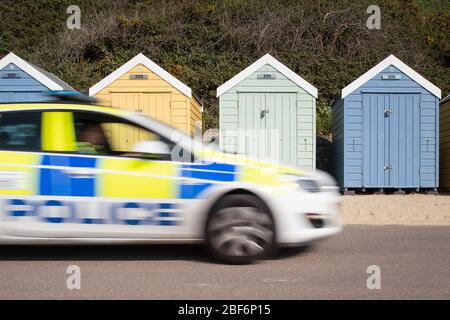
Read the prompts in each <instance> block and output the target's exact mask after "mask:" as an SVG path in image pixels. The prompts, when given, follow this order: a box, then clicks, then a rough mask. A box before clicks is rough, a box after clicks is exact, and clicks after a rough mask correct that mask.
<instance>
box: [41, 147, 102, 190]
mask: <svg viewBox="0 0 450 320" xmlns="http://www.w3.org/2000/svg"><path fill="white" fill-rule="evenodd" d="M41 165H42V166H44V167H43V168H41V170H40V178H39V194H40V195H45V196H78V197H94V196H95V195H96V194H95V178H94V177H76V178H75V177H72V176H71V175H70V173H67V172H66V171H65V169H67V168H95V167H96V165H97V159H96V158H94V157H92V158H90V157H78V156H59V155H44V156H43V157H42V161H41ZM45 166H52V167H62V168H61V169H59V168H58V169H57V168H46V167H45Z"/></svg>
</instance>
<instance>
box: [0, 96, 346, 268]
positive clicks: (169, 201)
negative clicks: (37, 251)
mask: <svg viewBox="0 0 450 320" xmlns="http://www.w3.org/2000/svg"><path fill="white" fill-rule="evenodd" d="M124 137H126V139H125V138H124ZM338 202H339V195H338V192H337V188H336V187H335V184H334V181H333V179H332V178H330V177H329V176H328V175H326V174H325V173H322V172H319V171H317V172H314V173H313V172H307V171H304V170H302V169H298V168H293V167H284V166H279V165H277V164H271V163H268V162H261V161H257V160H252V159H248V158H245V157H241V156H237V155H227V154H223V153H220V152H218V151H215V150H211V149H205V148H204V147H203V146H202V144H201V143H199V142H196V141H194V140H191V139H190V138H188V137H187V136H185V135H184V134H181V133H179V132H177V131H176V130H175V129H173V128H171V127H168V126H167V125H165V124H162V123H160V122H158V121H156V120H154V119H151V118H148V117H146V116H144V115H142V114H139V113H133V112H129V111H125V110H120V109H113V108H105V107H99V106H94V105H90V104H79V103H78V104H77V103H69V102H67V101H66V102H64V103H62V102H51V103H30V104H27V103H23V104H1V105H0V243H1V244H79V243H96V244H98V243H192V242H204V243H206V244H207V246H208V247H209V248H210V249H211V251H212V252H213V253H214V254H215V255H216V256H217V257H218V258H220V259H221V260H222V261H224V262H227V263H249V262H251V261H253V260H255V259H258V258H261V257H265V256H267V255H268V254H270V253H271V252H272V251H273V249H274V248H275V247H276V246H284V245H298V244H305V243H309V242H311V241H314V240H318V239H321V238H324V237H328V236H331V235H334V234H336V233H337V232H339V231H340V230H341V225H340V222H339V216H338Z"/></svg>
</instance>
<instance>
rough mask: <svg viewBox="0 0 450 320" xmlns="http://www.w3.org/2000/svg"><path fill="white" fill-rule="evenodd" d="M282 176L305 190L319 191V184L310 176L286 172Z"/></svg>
mask: <svg viewBox="0 0 450 320" xmlns="http://www.w3.org/2000/svg"><path fill="white" fill-rule="evenodd" d="M284 178H285V180H286V181H288V182H292V183H295V184H297V186H299V187H300V188H301V189H302V190H304V191H306V192H320V186H319V184H318V183H317V181H316V180H315V179H313V178H311V177H306V176H300V175H294V174H286V175H284Z"/></svg>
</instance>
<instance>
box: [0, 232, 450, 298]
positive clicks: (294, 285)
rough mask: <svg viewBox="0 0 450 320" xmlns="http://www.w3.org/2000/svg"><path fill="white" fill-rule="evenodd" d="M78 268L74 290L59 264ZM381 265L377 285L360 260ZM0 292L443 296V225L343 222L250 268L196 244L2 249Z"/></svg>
mask: <svg viewBox="0 0 450 320" xmlns="http://www.w3.org/2000/svg"><path fill="white" fill-rule="evenodd" d="M72 264H76V265H78V266H80V268H81V290H79V291H78V290H74V291H71V290H68V289H67V288H66V279H67V278H66V277H67V274H66V273H65V272H66V268H67V266H69V265H72ZM369 265H378V266H379V267H380V268H381V289H380V290H369V289H367V287H366V279H367V277H368V276H369V275H368V274H366V268H367V267H368V266H369ZM0 298H13V299H15V298H25V299H33V298H42V299H47V298H56V299H70V298H88V299H90V298H103V299H109V298H125V299H128V298H133V299H141V298H145V299H164V298H170V299H203V298H206V299H208V298H209V299H222V298H223V299H281V298H284V299H325V298H327V299H338V298H345V299H347V298H357V299H360V298H362V299H372V298H374V299H400V298H405V299H417V298H438V299H449V298H450V227H426V226H414V227H410V226H408V227H405V226H348V227H346V228H345V230H344V232H343V233H341V234H340V235H338V236H336V237H334V238H331V239H328V240H326V241H323V242H321V243H319V244H317V245H316V246H314V247H312V248H310V249H308V250H304V251H301V252H298V250H287V251H286V250H285V251H283V252H282V253H281V257H279V258H277V259H274V260H266V261H261V262H259V263H257V264H254V265H248V266H227V265H220V264H216V263H212V262H210V261H209V260H208V256H207V255H206V254H205V252H204V251H203V249H202V247H199V246H120V247H99V246H95V247H37V248H36V247H3V248H0Z"/></svg>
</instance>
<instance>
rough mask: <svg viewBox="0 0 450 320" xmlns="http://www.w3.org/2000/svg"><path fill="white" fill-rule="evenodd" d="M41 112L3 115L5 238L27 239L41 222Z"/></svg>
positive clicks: (0, 216) (0, 161) (0, 193)
mask: <svg viewBox="0 0 450 320" xmlns="http://www.w3.org/2000/svg"><path fill="white" fill-rule="evenodd" d="M40 151H41V112H39V111H6V112H0V228H1V230H2V231H1V232H2V233H3V234H4V235H7V236H12V237H20V236H28V234H27V229H33V228H36V226H37V224H38V219H37V218H36V210H35V206H34V204H33V202H34V201H35V197H36V194H37V187H36V186H37V183H38V172H39V169H38V167H39V162H40V158H41V156H40V154H39V152H40Z"/></svg>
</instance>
